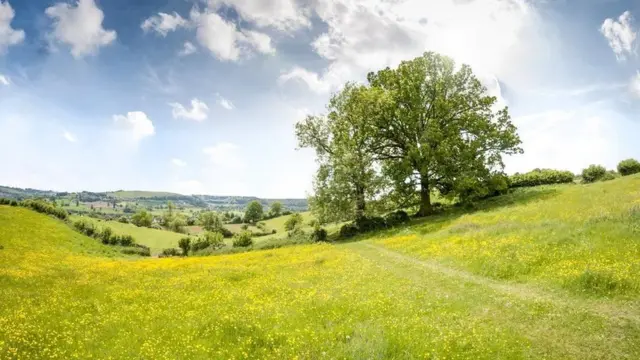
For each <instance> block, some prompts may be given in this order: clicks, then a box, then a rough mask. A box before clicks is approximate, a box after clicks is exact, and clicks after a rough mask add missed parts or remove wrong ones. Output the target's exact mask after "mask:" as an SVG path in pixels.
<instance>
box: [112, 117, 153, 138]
mask: <svg viewBox="0 0 640 360" xmlns="http://www.w3.org/2000/svg"><path fill="white" fill-rule="evenodd" d="M113 121H114V122H115V123H116V124H117V125H118V126H120V127H122V128H123V129H125V130H127V131H128V132H129V134H130V135H131V138H132V139H133V140H134V141H138V140H141V139H143V138H145V137H147V136H152V135H153V134H155V128H154V127H153V122H151V119H149V118H148V117H147V114H145V113H144V112H142V111H131V112H128V113H127V115H114V116H113Z"/></svg>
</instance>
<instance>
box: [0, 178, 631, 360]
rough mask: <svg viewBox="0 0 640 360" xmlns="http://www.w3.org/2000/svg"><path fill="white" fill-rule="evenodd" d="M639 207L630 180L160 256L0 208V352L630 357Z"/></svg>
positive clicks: (102, 355)
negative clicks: (308, 239) (284, 240)
mask: <svg viewBox="0 0 640 360" xmlns="http://www.w3.org/2000/svg"><path fill="white" fill-rule="evenodd" d="M638 206H640V176H631V177H625V178H622V179H617V180H613V181H609V182H606V183H597V184H592V185H566V186H551V187H539V188H535V189H523V190H521V191H517V192H515V193H513V194H510V195H508V196H503V197H499V198H494V199H491V200H489V201H486V202H483V203H481V204H479V209H478V210H476V211H466V210H463V209H454V210H452V211H451V212H449V213H446V214H442V215H438V216H434V217H429V218H426V219H421V220H415V221H413V223H412V224H410V225H409V226H406V227H402V228H397V229H393V230H389V231H384V232H379V233H377V234H373V235H371V236H361V237H359V238H357V239H355V240H356V241H353V242H349V243H345V244H334V245H329V244H314V245H300V246H294V247H288V248H282V249H276V250H268V251H252V252H247V253H242V254H233V255H222V256H211V257H192V258H171V259H134V258H119V257H118V254H117V252H115V251H116V250H115V249H111V248H108V247H105V246H102V245H101V244H99V243H97V242H96V241H95V240H92V239H89V238H86V237H84V236H81V235H78V234H76V233H74V232H72V231H71V230H70V228H69V227H68V226H67V225H65V224H64V223H62V222H60V221H58V220H55V219H52V218H49V217H46V216H44V215H40V214H35V213H32V212H30V211H28V210H25V209H20V208H11V207H4V206H0V245H2V246H3V249H1V250H0V358H9V359H13V358H28V359H31V358H64V359H72V358H79V359H85V358H90V357H93V358H118V359H120V358H145V359H147V358H148V359H175V358H184V359H230V358H235V359H289V358H299V359H324V358H326V359H414V358H430V359H638V358H640V286H639V285H640V269H639V262H640V231H639V230H640V228H639V227H638V221H639V220H640V210H639V209H640V208H639V207H638ZM114 230H115V227H114ZM357 240H359V241H357Z"/></svg>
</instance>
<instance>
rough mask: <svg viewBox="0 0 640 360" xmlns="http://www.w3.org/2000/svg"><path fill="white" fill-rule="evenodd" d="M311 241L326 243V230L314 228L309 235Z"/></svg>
mask: <svg viewBox="0 0 640 360" xmlns="http://www.w3.org/2000/svg"><path fill="white" fill-rule="evenodd" d="M311 240H313V241H315V242H323V241H327V230H326V229H323V228H321V227H316V228H315V229H313V232H312V233H311Z"/></svg>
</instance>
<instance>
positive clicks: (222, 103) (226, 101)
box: [216, 94, 236, 110]
mask: <svg viewBox="0 0 640 360" xmlns="http://www.w3.org/2000/svg"><path fill="white" fill-rule="evenodd" d="M216 97H217V98H218V104H219V105H220V106H222V107H223V108H225V109H227V110H233V109H235V108H236V107H235V105H233V103H232V102H231V100H229V99H226V98H224V97H222V95H220V94H216Z"/></svg>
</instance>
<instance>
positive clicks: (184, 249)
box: [178, 237, 191, 256]
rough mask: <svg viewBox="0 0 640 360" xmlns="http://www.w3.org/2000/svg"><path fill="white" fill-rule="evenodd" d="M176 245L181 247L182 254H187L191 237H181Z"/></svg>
mask: <svg viewBox="0 0 640 360" xmlns="http://www.w3.org/2000/svg"><path fill="white" fill-rule="evenodd" d="M178 246H179V247H180V249H182V256H187V255H189V250H190V249H191V238H190V237H183V238H182V239H180V241H178Z"/></svg>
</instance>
